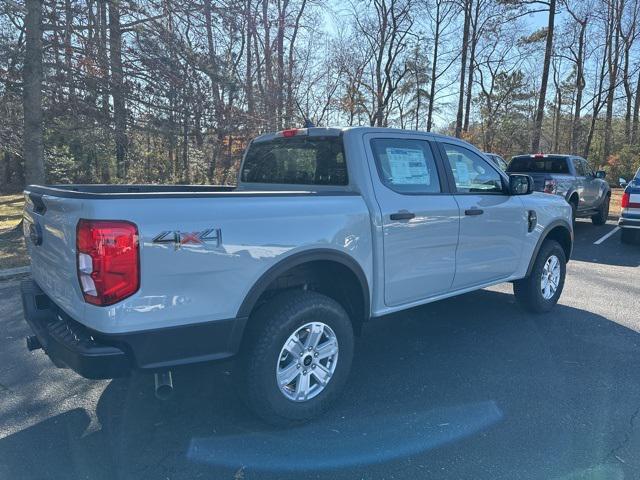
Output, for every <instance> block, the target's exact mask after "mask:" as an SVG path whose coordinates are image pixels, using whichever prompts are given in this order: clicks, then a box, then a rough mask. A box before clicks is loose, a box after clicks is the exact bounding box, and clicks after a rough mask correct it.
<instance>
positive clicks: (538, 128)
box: [531, 0, 556, 152]
mask: <svg viewBox="0 0 640 480" xmlns="http://www.w3.org/2000/svg"><path fill="white" fill-rule="evenodd" d="M555 18H556V0H550V2H549V21H548V23H547V40H546V44H545V49H544V64H543V66H542V81H541V83H540V96H539V97H538V107H537V108H536V116H535V119H534V124H533V135H532V138H531V151H532V152H537V151H539V150H540V137H541V136H542V120H543V118H544V104H545V102H546V99H547V84H548V83H549V69H550V66H551V55H552V53H553V29H554V26H555Z"/></svg>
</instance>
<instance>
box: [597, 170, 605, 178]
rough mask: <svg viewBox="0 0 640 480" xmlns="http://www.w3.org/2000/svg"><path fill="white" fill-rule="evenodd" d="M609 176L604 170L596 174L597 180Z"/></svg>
mask: <svg viewBox="0 0 640 480" xmlns="http://www.w3.org/2000/svg"><path fill="white" fill-rule="evenodd" d="M606 176H607V172H605V171H604V170H598V171H597V172H596V178H604V177H606Z"/></svg>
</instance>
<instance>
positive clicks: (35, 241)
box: [24, 191, 84, 318]
mask: <svg viewBox="0 0 640 480" xmlns="http://www.w3.org/2000/svg"><path fill="white" fill-rule="evenodd" d="M25 197H26V202H25V207H24V234H25V243H26V245H27V250H28V251H29V255H30V256H31V274H32V276H33V279H34V280H35V281H36V283H37V284H38V285H39V286H40V288H41V289H42V290H43V291H44V293H46V294H47V295H48V296H49V297H50V298H51V300H53V301H54V302H55V303H56V304H57V305H58V306H59V307H61V308H62V309H63V310H65V311H66V312H67V313H68V314H69V315H71V316H74V317H76V318H79V317H80V316H81V313H82V312H83V309H84V300H83V297H82V294H81V292H80V288H79V284H78V274H77V271H76V225H77V223H78V219H79V218H80V217H81V211H82V206H83V202H82V200H81V199H75V198H62V197H55V196H49V195H42V194H39V193H33V192H29V191H25Z"/></svg>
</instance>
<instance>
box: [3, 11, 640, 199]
mask: <svg viewBox="0 0 640 480" xmlns="http://www.w3.org/2000/svg"><path fill="white" fill-rule="evenodd" d="M639 37H640V0H361V1H357V0H351V1H350V2H341V1H338V0H221V1H218V0H175V1H171V0H44V1H42V0H3V1H2V2H0V189H2V190H4V191H12V190H13V191H17V190H20V189H21V188H23V186H24V185H25V183H33V182H42V181H46V182H48V183H60V182H62V183H66V182H83V183H96V182H104V183H113V182H140V183H147V182H153V183H155V182H167V183H233V182H234V180H235V173H236V170H237V167H238V162H239V159H240V157H241V155H242V151H243V149H244V147H245V146H246V144H247V141H248V140H249V139H250V138H251V137H253V136H255V135H257V134H259V133H261V132H265V131H274V130H279V129H282V128H286V127H292V126H302V124H303V116H302V114H303V113H304V114H305V115H306V116H308V117H309V118H310V119H311V121H312V122H313V123H314V124H315V125H319V126H327V125H331V126H346V125H373V126H392V127H400V128H405V129H417V130H429V131H438V132H441V133H446V134H450V135H455V136H458V137H461V138H464V139H466V140H468V141H470V142H472V143H474V144H475V145H476V146H478V147H479V148H481V149H483V150H485V151H490V152H496V153H499V154H501V155H503V156H505V157H509V156H511V155H513V154H518V153H529V152H538V151H543V152H558V153H575V154H580V155H583V156H585V157H586V158H588V159H589V161H590V162H591V163H592V165H593V166H594V167H603V166H604V168H606V169H607V170H608V171H609V172H610V177H609V178H615V179H617V177H618V176H628V175H630V174H631V172H632V171H633V170H634V169H635V168H637V167H638V166H639V164H640V131H639V130H640V125H639V123H640V119H639V115H640V38H639Z"/></svg>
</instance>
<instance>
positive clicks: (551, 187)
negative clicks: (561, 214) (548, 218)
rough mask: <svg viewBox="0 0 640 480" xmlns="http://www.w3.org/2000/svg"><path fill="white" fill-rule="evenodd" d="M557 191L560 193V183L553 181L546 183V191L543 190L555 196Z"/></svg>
mask: <svg viewBox="0 0 640 480" xmlns="http://www.w3.org/2000/svg"><path fill="white" fill-rule="evenodd" d="M557 191H558V182H556V181H555V180H553V179H551V180H545V181H544V190H543V192H544V193H551V194H553V195H555V193H556V192H557Z"/></svg>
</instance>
